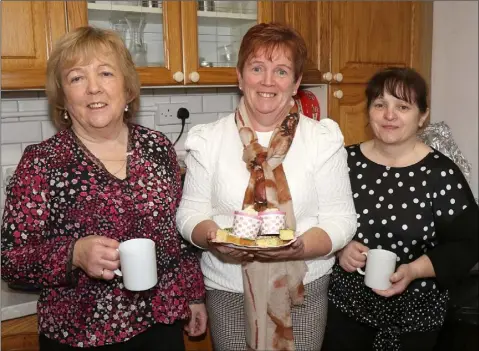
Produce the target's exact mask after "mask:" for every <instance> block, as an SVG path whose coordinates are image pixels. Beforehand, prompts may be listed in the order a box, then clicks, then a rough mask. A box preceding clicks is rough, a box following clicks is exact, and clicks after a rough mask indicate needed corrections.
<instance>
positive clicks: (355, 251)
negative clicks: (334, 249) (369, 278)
mask: <svg viewBox="0 0 479 351" xmlns="http://www.w3.org/2000/svg"><path fill="white" fill-rule="evenodd" d="M368 250H369V248H368V247H367V246H364V245H363V244H361V243H360V242H358V241H354V240H352V241H350V242H349V244H347V245H346V246H345V247H344V248H343V249H342V250H341V251H339V252H338V254H337V255H338V258H339V265H340V266H341V267H342V268H343V269H344V270H345V271H346V272H350V273H351V272H354V271H356V269H357V268H363V267H364V265H365V264H366V256H364V254H363V252H367V251H368Z"/></svg>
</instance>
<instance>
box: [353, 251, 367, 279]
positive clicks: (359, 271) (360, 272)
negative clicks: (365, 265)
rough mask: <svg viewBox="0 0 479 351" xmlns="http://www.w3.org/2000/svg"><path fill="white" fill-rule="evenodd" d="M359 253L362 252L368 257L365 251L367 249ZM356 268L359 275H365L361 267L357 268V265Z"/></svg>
mask: <svg viewBox="0 0 479 351" xmlns="http://www.w3.org/2000/svg"><path fill="white" fill-rule="evenodd" d="M361 253H362V254H363V255H364V256H366V257H368V253H367V251H365V252H361ZM356 270H357V271H358V273H359V274H361V275H365V274H366V272H364V271H363V270H362V269H361V268H359V267H358V268H356Z"/></svg>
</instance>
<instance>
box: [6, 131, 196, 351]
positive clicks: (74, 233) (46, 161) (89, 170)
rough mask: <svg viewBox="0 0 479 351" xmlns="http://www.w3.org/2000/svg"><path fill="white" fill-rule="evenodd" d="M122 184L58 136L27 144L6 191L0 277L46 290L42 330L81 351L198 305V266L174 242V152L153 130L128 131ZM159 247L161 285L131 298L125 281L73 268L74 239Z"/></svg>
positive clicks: (177, 188)
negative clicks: (131, 241)
mask: <svg viewBox="0 0 479 351" xmlns="http://www.w3.org/2000/svg"><path fill="white" fill-rule="evenodd" d="M127 155H128V156H127V177H126V178H125V179H123V180H121V179H118V178H116V177H114V176H113V175H111V174H110V173H108V171H107V170H106V169H105V168H104V167H103V165H102V163H101V162H100V161H99V160H98V159H96V158H95V156H93V155H92V154H91V153H89V152H88V150H87V149H86V147H85V146H83V144H82V143H81V142H80V140H79V139H77V138H76V136H75V135H74V134H73V133H72V131H71V130H63V131H61V132H59V133H57V134H56V135H55V136H53V137H52V138H50V139H48V140H46V141H44V142H42V143H40V144H37V145H31V146H29V147H27V149H26V150H25V153H24V155H23V157H22V159H21V161H20V164H19V165H18V167H17V169H16V172H15V174H14V176H13V177H12V180H11V181H10V184H9V186H8V190H7V201H6V204H5V210H4V214H3V224H2V239H1V245H2V258H1V262H2V279H4V280H6V281H9V282H16V283H26V284H36V285H40V286H41V287H42V291H41V294H40V298H39V301H38V317H39V331H40V333H42V334H44V335H45V336H46V337H48V338H50V339H55V340H57V341H59V342H61V343H65V344H69V345H72V346H77V347H91V346H101V345H107V344H114V343H118V342H123V341H126V340H128V339H130V338H132V337H133V336H135V335H136V334H138V333H140V332H142V331H144V330H145V329H147V328H149V327H150V326H151V325H153V324H154V323H166V324H171V323H173V322H175V321H176V320H182V319H187V318H188V317H189V314H190V312H189V308H188V304H189V302H190V301H193V300H199V299H203V297H204V285H203V277H202V274H201V270H200V267H199V263H198V259H197V256H196V254H195V252H194V251H192V248H191V247H190V246H187V245H186V244H185V242H182V240H181V239H180V238H181V237H180V236H179V234H178V232H177V230H176V225H175V215H176V210H177V207H178V204H179V202H180V199H181V182H180V172H179V167H178V164H177V162H176V154H175V151H174V149H173V147H172V145H171V143H170V142H169V141H168V139H167V138H166V137H165V136H164V135H162V134H161V133H159V132H155V131H152V130H150V129H147V128H144V127H141V126H138V125H130V126H129V146H128V154H127ZM94 234H96V235H103V236H106V237H109V238H112V239H115V240H117V241H119V242H122V241H125V240H128V239H132V238H150V239H152V240H154V241H155V243H156V249H157V262H158V283H157V285H156V286H155V287H154V288H152V289H150V290H147V291H143V292H131V291H128V290H126V289H125V288H124V286H123V284H122V280H121V278H115V279H113V280H111V281H105V280H98V279H93V278H90V277H88V276H87V275H86V274H85V272H83V271H82V270H81V269H73V270H72V266H71V260H72V253H73V247H74V244H75V242H76V240H77V239H79V238H81V237H85V236H88V235H94Z"/></svg>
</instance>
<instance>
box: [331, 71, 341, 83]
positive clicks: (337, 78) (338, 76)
mask: <svg viewBox="0 0 479 351" xmlns="http://www.w3.org/2000/svg"><path fill="white" fill-rule="evenodd" d="M333 78H334V80H335V81H336V82H340V81H342V80H343V75H342V74H341V73H336V74H335V75H334V76H333Z"/></svg>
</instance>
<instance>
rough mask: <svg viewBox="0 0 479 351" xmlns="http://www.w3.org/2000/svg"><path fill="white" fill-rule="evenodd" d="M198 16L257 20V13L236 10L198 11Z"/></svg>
mask: <svg viewBox="0 0 479 351" xmlns="http://www.w3.org/2000/svg"><path fill="white" fill-rule="evenodd" d="M197 14H198V18H202V17H203V18H221V19H230V20H239V21H245V20H246V21H256V20H257V15H256V14H255V13H252V14H246V13H236V12H216V11H197Z"/></svg>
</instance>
